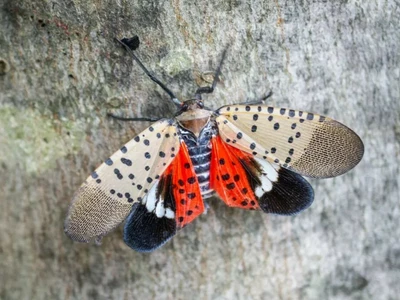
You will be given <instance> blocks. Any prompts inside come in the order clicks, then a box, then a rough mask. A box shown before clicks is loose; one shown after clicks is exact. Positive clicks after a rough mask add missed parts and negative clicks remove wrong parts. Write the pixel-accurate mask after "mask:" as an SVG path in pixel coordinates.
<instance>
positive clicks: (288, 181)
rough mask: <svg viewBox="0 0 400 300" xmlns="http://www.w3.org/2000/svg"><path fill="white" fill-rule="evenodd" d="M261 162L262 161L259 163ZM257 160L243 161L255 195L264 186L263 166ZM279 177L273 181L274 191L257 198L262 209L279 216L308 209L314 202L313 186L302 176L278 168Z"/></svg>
mask: <svg viewBox="0 0 400 300" xmlns="http://www.w3.org/2000/svg"><path fill="white" fill-rule="evenodd" d="M259 162H261V161H259ZM259 162H257V159H255V158H253V157H248V158H247V159H246V160H243V159H242V160H241V164H242V166H243V167H244V169H245V171H246V174H247V178H248V180H249V183H250V186H251V188H252V190H253V191H255V194H257V192H256V190H257V189H259V188H260V187H261V186H262V181H261V180H260V178H261V177H262V176H266V175H264V174H265V173H264V170H263V166H262V165H261V164H260V163H259ZM276 167H277V168H278V169H277V172H278V177H277V180H274V181H272V182H271V183H272V189H270V190H269V191H267V192H265V193H263V194H262V195H261V196H256V197H257V201H258V204H259V206H260V208H261V209H262V210H263V211H264V212H265V213H272V214H279V215H294V214H297V213H299V212H300V211H302V210H304V209H306V208H308V207H309V206H310V205H311V204H312V202H313V201H314V191H313V188H312V187H311V185H310V184H309V183H308V182H307V180H305V179H304V178H303V177H302V176H301V175H299V174H297V173H295V172H293V171H290V170H287V169H284V168H280V167H278V166H276Z"/></svg>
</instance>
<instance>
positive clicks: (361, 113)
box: [0, 0, 400, 299]
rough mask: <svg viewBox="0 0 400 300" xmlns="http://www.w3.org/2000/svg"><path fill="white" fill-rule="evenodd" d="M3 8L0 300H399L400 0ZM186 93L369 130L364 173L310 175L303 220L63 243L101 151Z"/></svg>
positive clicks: (229, 221)
mask: <svg viewBox="0 0 400 300" xmlns="http://www.w3.org/2000/svg"><path fill="white" fill-rule="evenodd" d="M1 2H2V9H1V11H0V17H1V18H0V24H1V28H2V30H1V32H0V50H1V51H0V90H1V94H0V105H1V106H0V153H1V155H0V163H1V164H0V166H1V173H0V178H1V179H0V180H1V182H2V187H1V194H0V229H1V230H0V278H1V280H0V298H1V299H151V298H157V299H188V298H189V299H190V298H196V299H197V298H198V299H395V298H397V297H398V295H399V294H400V286H399V284H398V283H399V282H400V243H399V238H398V237H399V236H400V226H399V225H398V224H399V223H398V220H399V218H400V210H399V205H398V200H399V198H400V193H399V188H398V187H399V185H400V179H399V156H400V104H399V97H400V84H399V82H400V78H399V77H400V70H399V65H400V49H399V46H400V33H399V32H400V31H399V26H400V22H399V18H400V17H399V16H400V14H399V12H400V5H399V2H398V1H396V0H386V1H384V0H380V1H378V0H371V1H355V0H350V1H322V0H319V1H280V0H274V1H272V0H270V1H253V0H249V1H235V0H224V1H215V3H213V2H212V1H210V2H209V1H60V2H55V1H38V0H32V1H27V0H22V1H6V0H2V1H1ZM135 34H137V35H138V36H139V37H140V39H141V42H142V43H141V46H140V48H139V49H138V50H137V54H138V55H139V56H140V57H141V59H142V60H143V62H144V63H145V64H146V66H148V68H149V69H150V70H153V71H154V72H155V73H156V74H157V75H158V76H159V78H160V79H161V80H162V81H163V82H165V83H166V84H167V86H168V87H169V88H170V89H171V90H173V91H174V92H175V93H176V94H177V95H178V97H179V98H180V99H181V100H185V99H189V98H191V97H193V94H194V92H195V90H196V88H197V87H198V85H206V84H207V83H208V82H207V78H208V76H207V74H208V71H213V70H214V69H215V67H216V66H217V64H218V61H219V58H220V56H221V53H222V51H223V49H224V48H225V47H226V46H227V45H230V46H229V50H228V54H227V58H226V62H225V64H224V66H223V70H222V80H221V82H220V83H219V84H218V86H217V89H216V91H215V92H214V93H213V94H211V95H208V96H205V97H204V100H205V104H206V105H207V106H208V107H213V108H218V107H220V106H222V105H224V104H230V103H238V102H243V101H246V100H254V99H258V98H261V97H262V96H264V95H265V94H267V93H268V92H269V91H270V90H272V91H273V93H274V94H273V97H272V98H270V99H269V104H270V105H274V106H278V107H290V108H293V109H301V110H306V111H312V112H316V113H321V114H324V115H327V116H330V117H333V118H335V119H337V120H338V121H340V122H343V123H344V124H346V125H347V126H349V127H350V128H352V129H353V130H355V131H356V132H357V133H358V134H359V135H360V137H361V138H362V139H363V141H364V143H365V149H366V151H365V155H364V158H363V160H362V162H361V163H360V164H359V165H358V166H357V167H356V168H355V169H353V170H352V171H350V172H348V173H347V174H345V175H342V176H340V177H337V178H333V179H325V180H313V179H310V180H309V181H310V182H311V184H312V185H313V187H314V189H315V202H314V204H313V205H312V206H311V207H310V208H309V209H308V210H306V211H304V212H303V213H301V214H299V215H297V216H294V217H282V216H274V215H265V214H263V213H261V212H249V211H242V210H238V209H232V208H229V207H226V206H225V205H224V204H223V203H222V201H220V200H218V199H217V198H212V199H211V200H210V201H208V202H209V205H210V209H209V210H208V213H207V214H206V215H202V216H200V217H199V218H198V219H197V220H195V221H194V222H193V223H192V224H190V225H189V226H187V227H186V228H185V229H183V230H181V231H180V232H179V234H177V236H176V237H174V238H173V239H172V240H171V241H170V242H169V243H167V244H166V245H165V246H164V247H162V248H161V249H159V250H157V251H155V252H154V253H151V254H140V253H135V252H133V251H131V249H130V248H128V247H127V246H126V245H125V244H124V243H123V241H122V230H121V228H119V229H118V230H116V231H115V232H113V233H111V234H109V235H108V236H107V237H105V238H104V240H103V243H102V245H101V246H99V247H98V246H96V245H94V244H77V243H74V242H72V241H71V240H69V239H68V238H67V237H66V236H65V235H64V232H63V221H64V218H65V215H66V212H67V209H68V206H69V204H70V200H71V198H72V195H73V194H74V192H75V191H76V190H77V189H78V188H79V186H80V184H81V183H82V182H83V181H84V180H85V179H86V177H87V176H88V174H90V172H91V171H92V170H94V169H95V168H96V166H97V165H99V164H100V163H101V162H102V161H103V160H104V159H105V158H107V157H108V156H109V155H110V154H112V153H113V152H114V151H115V150H116V149H119V147H120V146H121V145H123V144H124V143H126V142H127V141H128V140H129V139H130V138H132V137H133V136H134V135H135V134H136V133H138V132H140V131H141V130H143V129H144V128H145V127H147V126H149V124H148V123H140V122H132V123H128V122H120V121H116V120H113V119H110V118H107V112H113V113H116V114H118V115H121V116H130V117H133V116H146V117H147V116H149V117H171V116H173V113H174V105H173V104H172V103H171V102H170V101H169V100H168V95H166V94H165V93H164V92H163V91H162V90H161V89H160V88H159V87H157V86H156V85H155V84H154V83H153V82H151V81H150V80H149V79H148V78H147V77H146V76H145V75H144V74H143V72H142V70H141V69H140V68H139V67H138V66H137V64H135V63H134V62H132V59H131V58H130V57H129V55H127V53H126V52H125V51H124V50H123V49H122V48H121V47H120V46H118V45H117V44H116V43H115V42H114V41H113V38H114V37H118V38H122V37H131V36H133V35H135Z"/></svg>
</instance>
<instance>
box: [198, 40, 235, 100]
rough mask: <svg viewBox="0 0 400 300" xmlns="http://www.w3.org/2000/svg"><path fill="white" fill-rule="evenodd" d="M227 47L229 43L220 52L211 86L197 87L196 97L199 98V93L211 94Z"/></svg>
mask: <svg viewBox="0 0 400 300" xmlns="http://www.w3.org/2000/svg"><path fill="white" fill-rule="evenodd" d="M228 48H229V45H228V46H227V47H226V48H225V50H224V52H222V57H221V60H220V62H219V65H218V67H217V70H215V75H214V80H213V83H212V85H211V86H203V87H199V88H198V89H197V90H196V93H195V94H194V96H195V98H196V99H199V100H201V94H211V93H212V92H213V91H214V89H215V86H216V85H217V82H218V79H219V75H220V74H221V68H222V64H223V63H224V60H225V56H226V52H227V51H228Z"/></svg>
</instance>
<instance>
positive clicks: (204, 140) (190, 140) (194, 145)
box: [181, 128, 214, 199]
mask: <svg viewBox="0 0 400 300" xmlns="http://www.w3.org/2000/svg"><path fill="white" fill-rule="evenodd" d="M207 129H208V130H207ZM209 129H211V128H205V129H204V130H203V131H202V132H201V133H200V136H199V137H198V138H196V137H195V136H194V135H193V134H192V133H191V132H186V131H181V136H182V139H183V140H184V142H185V143H186V146H187V148H188V151H189V156H190V159H191V161H192V164H193V168H194V171H195V173H196V175H197V180H198V182H199V185H200V192H201V195H202V197H203V199H206V198H209V197H211V196H212V195H213V194H214V190H213V189H211V188H210V163H211V147H210V139H211V136H212V134H211V130H209Z"/></svg>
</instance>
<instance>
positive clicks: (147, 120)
mask: <svg viewBox="0 0 400 300" xmlns="http://www.w3.org/2000/svg"><path fill="white" fill-rule="evenodd" d="M107 117H111V118H113V119H116V120H120V121H140V122H157V121H158V120H160V119H161V118H146V117H141V118H135V117H134V118H125V117H119V116H116V115H113V114H111V113H107Z"/></svg>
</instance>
